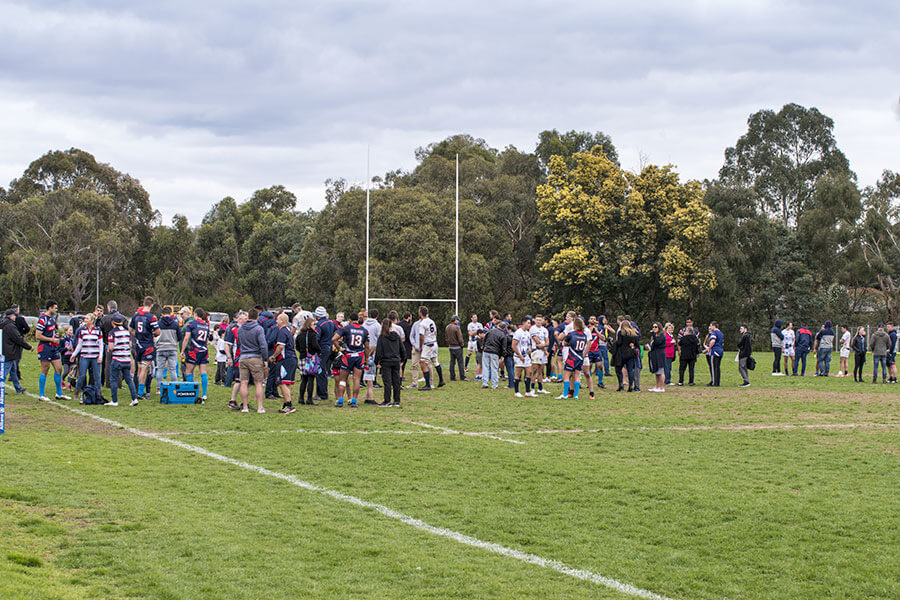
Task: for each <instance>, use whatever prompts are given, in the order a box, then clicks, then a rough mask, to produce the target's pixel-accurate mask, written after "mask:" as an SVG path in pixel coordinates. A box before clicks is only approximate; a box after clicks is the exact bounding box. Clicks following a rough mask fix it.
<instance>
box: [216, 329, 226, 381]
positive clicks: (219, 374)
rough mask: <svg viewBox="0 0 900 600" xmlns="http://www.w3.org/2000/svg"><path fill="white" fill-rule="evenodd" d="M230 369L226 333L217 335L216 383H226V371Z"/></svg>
mask: <svg viewBox="0 0 900 600" xmlns="http://www.w3.org/2000/svg"><path fill="white" fill-rule="evenodd" d="M227 370H228V355H227V354H225V335H224V334H222V335H217V339H216V380H215V385H225V372H226V371H227Z"/></svg>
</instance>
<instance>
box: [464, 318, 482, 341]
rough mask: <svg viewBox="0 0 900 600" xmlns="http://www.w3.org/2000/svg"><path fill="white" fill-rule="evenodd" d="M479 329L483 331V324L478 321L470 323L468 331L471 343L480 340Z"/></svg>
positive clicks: (467, 326) (467, 327)
mask: <svg viewBox="0 0 900 600" xmlns="http://www.w3.org/2000/svg"><path fill="white" fill-rule="evenodd" d="M479 329H482V326H481V323H479V322H478V321H475V322H474V323H472V322H471V321H470V322H469V324H468V325H466V331H467V332H468V333H469V341H470V342H474V341H477V340H478V330H479Z"/></svg>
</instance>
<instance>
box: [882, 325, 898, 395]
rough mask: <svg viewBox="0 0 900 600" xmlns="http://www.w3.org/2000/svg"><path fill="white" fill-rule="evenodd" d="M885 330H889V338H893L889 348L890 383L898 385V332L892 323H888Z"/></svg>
mask: <svg viewBox="0 0 900 600" xmlns="http://www.w3.org/2000/svg"><path fill="white" fill-rule="evenodd" d="M885 329H886V330H887V334H888V337H890V338H891V345H890V347H889V348H888V354H887V364H888V372H889V376H890V380H889V383H897V330H896V329H895V328H894V324H893V323H891V322H888V323H887V325H886V326H885Z"/></svg>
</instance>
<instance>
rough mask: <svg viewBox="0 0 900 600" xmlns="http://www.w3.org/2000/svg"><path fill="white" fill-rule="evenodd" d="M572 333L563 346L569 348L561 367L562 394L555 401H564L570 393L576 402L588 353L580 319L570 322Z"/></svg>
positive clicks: (586, 340)
mask: <svg viewBox="0 0 900 600" xmlns="http://www.w3.org/2000/svg"><path fill="white" fill-rule="evenodd" d="M572 327H573V329H572V331H571V332H569V334H568V335H566V337H565V339H564V340H563V344H564V345H565V346H567V347H568V348H569V351H568V352H567V353H566V361H565V364H564V365H563V371H564V375H563V393H562V394H561V395H560V396H558V397H557V400H564V399H566V398H567V397H568V396H569V391H570V390H571V392H572V399H573V400H578V390H579V389H580V388H581V371H582V370H583V369H584V361H585V358H586V356H587V351H588V338H587V335H586V334H585V333H584V321H583V320H582V319H581V317H575V319H574V320H573V321H572Z"/></svg>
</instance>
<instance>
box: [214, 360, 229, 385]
mask: <svg viewBox="0 0 900 600" xmlns="http://www.w3.org/2000/svg"><path fill="white" fill-rule="evenodd" d="M226 370H228V367H226V366H225V361H222V362H218V361H217V362H216V380H215V382H214V383H216V384H219V383H225V371H226Z"/></svg>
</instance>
